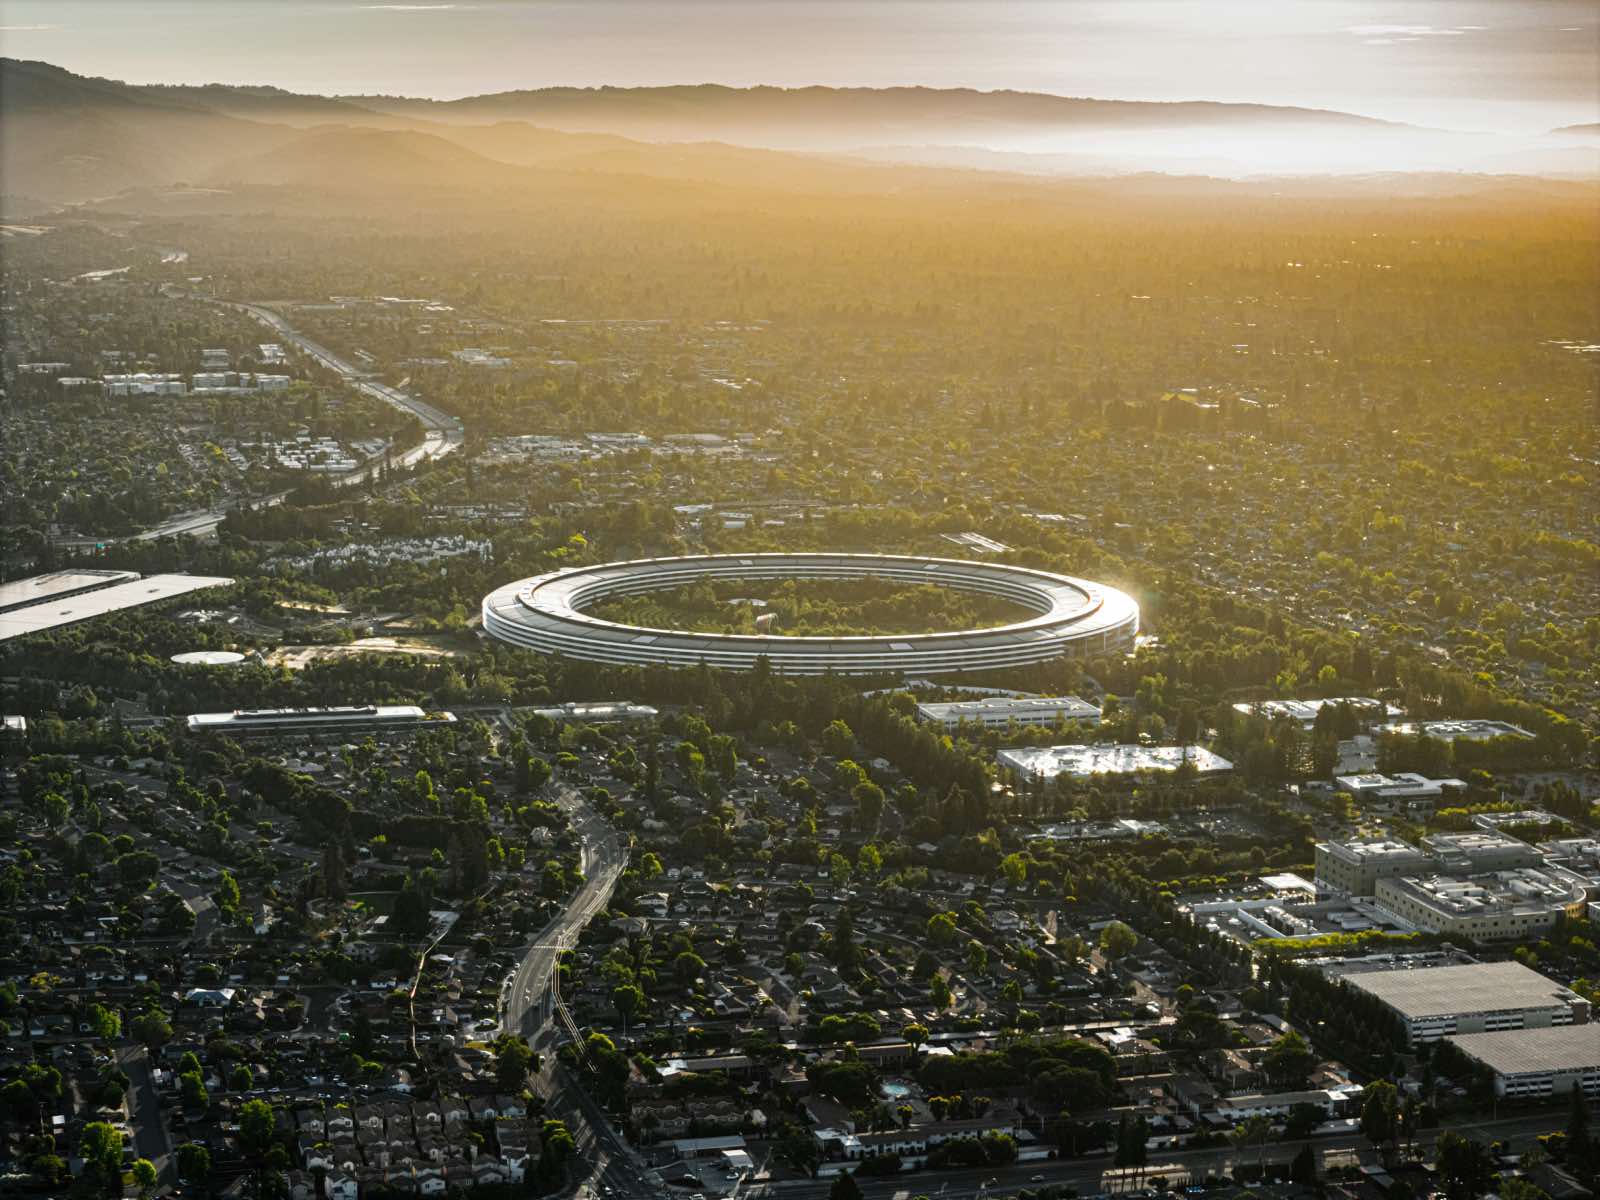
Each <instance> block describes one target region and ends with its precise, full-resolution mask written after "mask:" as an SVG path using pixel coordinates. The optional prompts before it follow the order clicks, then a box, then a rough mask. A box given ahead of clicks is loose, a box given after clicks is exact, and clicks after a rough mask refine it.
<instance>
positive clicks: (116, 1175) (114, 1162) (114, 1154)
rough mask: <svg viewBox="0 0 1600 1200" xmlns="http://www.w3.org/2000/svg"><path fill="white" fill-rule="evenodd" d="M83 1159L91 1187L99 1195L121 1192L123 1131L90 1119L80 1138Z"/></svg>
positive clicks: (84, 1172) (79, 1151)
mask: <svg viewBox="0 0 1600 1200" xmlns="http://www.w3.org/2000/svg"><path fill="white" fill-rule="evenodd" d="M78 1154H79V1156H80V1157H82V1159H83V1175H84V1179H85V1181H86V1183H87V1184H88V1186H89V1187H90V1188H91V1189H93V1191H94V1192H95V1193H97V1194H99V1195H103V1196H110V1195H117V1194H120V1193H121V1191H122V1133H121V1131H120V1130H118V1129H116V1128H115V1127H114V1126H112V1125H109V1124H107V1123H106V1122H104V1121H90V1122H89V1123H88V1124H87V1125H85V1126H84V1127H83V1134H82V1136H81V1137H80V1138H79V1140H78Z"/></svg>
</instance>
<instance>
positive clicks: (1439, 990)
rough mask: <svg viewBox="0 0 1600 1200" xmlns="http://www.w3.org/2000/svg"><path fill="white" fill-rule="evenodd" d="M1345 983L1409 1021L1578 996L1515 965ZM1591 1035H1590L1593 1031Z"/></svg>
mask: <svg viewBox="0 0 1600 1200" xmlns="http://www.w3.org/2000/svg"><path fill="white" fill-rule="evenodd" d="M1346 982H1348V983H1349V985H1350V986H1351V987H1353V988H1358V989H1360V990H1361V991H1363V992H1366V993H1367V994H1368V995H1370V996H1376V997H1377V998H1378V999H1379V1000H1382V1001H1383V1002H1384V1003H1385V1004H1387V1005H1389V1007H1391V1008H1393V1009H1394V1010H1395V1011H1397V1012H1399V1013H1400V1014H1401V1015H1402V1016H1406V1017H1411V1018H1418V1017H1442V1016H1449V1015H1451V1014H1454V1013H1469V1012H1503V1011H1506V1010H1508V1009H1517V1008H1553V1007H1555V1006H1556V1005H1559V1004H1567V1003H1569V1002H1570V1001H1572V1000H1576V999H1577V998H1578V997H1577V993H1576V992H1574V991H1572V990H1571V989H1569V988H1564V987H1562V986H1561V985H1560V984H1559V983H1557V982H1556V981H1555V980H1553V979H1548V978H1546V977H1545V976H1543V975H1541V974H1539V972H1537V971H1534V970H1530V969H1529V968H1528V967H1525V966H1523V965H1522V964H1521V963H1519V962H1497V963H1470V964H1468V965H1465V966H1458V967H1420V968H1417V969H1414V970H1399V971H1374V972H1372V973H1370V974H1365V975H1353V976H1350V977H1348V978H1347V980H1346ZM1589 1034H1590V1036H1593V1035H1594V1029H1593V1028H1592V1027H1590V1029H1589ZM1495 1036H1497V1037H1498V1036H1502V1035H1499V1034H1497V1035H1495Z"/></svg>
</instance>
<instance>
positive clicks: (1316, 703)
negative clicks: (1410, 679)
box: [1233, 696, 1401, 729]
mask: <svg viewBox="0 0 1600 1200" xmlns="http://www.w3.org/2000/svg"><path fill="white" fill-rule="evenodd" d="M1341 704H1348V705H1349V706H1350V707H1351V708H1353V709H1355V711H1356V713H1357V714H1358V715H1359V716H1361V717H1362V718H1364V719H1367V720H1370V719H1372V718H1374V717H1398V716H1400V715H1401V710H1400V709H1398V708H1395V707H1394V706H1393V705H1389V704H1385V703H1384V702H1383V701H1382V700H1374V699H1373V698H1372V697H1371V696H1330V697H1329V698H1328V699H1326V700H1247V701H1244V702H1243V703H1241V704H1235V705H1234V706H1233V707H1234V711H1235V712H1241V713H1244V714H1245V715H1246V716H1249V715H1250V714H1251V713H1260V714H1261V715H1262V716H1264V717H1267V718H1269V719H1270V718H1273V717H1289V718H1291V719H1292V720H1295V721H1298V722H1299V723H1300V724H1301V725H1304V726H1305V727H1306V728H1307V729H1309V728H1311V727H1312V726H1313V725H1315V724H1316V723H1317V713H1319V712H1320V711H1322V710H1323V709H1324V708H1337V707H1338V706H1339V705H1341Z"/></svg>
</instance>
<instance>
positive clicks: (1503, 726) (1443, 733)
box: [1378, 717, 1533, 742]
mask: <svg viewBox="0 0 1600 1200" xmlns="http://www.w3.org/2000/svg"><path fill="white" fill-rule="evenodd" d="M1378 732H1380V733H1403V734H1406V735H1407V736H1411V737H1414V736H1416V735H1417V734H1419V733H1420V734H1425V735H1427V736H1428V737H1431V738H1436V739H1438V740H1439V741H1441V742H1487V741H1490V740H1491V739H1493V738H1502V737H1518V738H1531V737H1533V734H1531V733H1529V732H1528V731H1527V730H1526V729H1524V728H1522V726H1520V725H1513V724H1511V723H1510V722H1509V721H1490V720H1485V719H1484V718H1481V717H1469V718H1466V719H1463V720H1459V721H1392V722H1390V723H1389V724H1387V725H1384V726H1381V727H1380V728H1379V730H1378Z"/></svg>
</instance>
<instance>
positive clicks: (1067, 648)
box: [483, 554, 1139, 676]
mask: <svg viewBox="0 0 1600 1200" xmlns="http://www.w3.org/2000/svg"><path fill="white" fill-rule="evenodd" d="M703 579H739V580H745V579H748V580H766V579H888V580H893V581H895V582H899V583H917V584H932V585H934V586H937V587H948V588H955V589H957V590H960V591H966V592H977V593H981V594H983V595H988V596H998V597H1002V598H1004V599H1007V600H1011V601H1013V602H1015V603H1017V604H1019V605H1022V606H1023V607H1025V608H1029V609H1031V610H1033V611H1034V612H1035V613H1036V614H1038V615H1036V616H1033V617H1030V618H1029V619H1027V620H1023V621H1017V622H1014V623H1012V624H1009V625H997V626H993V627H990V628H986V629H967V630H955V631H951V632H948V633H920V634H905V635H882V636H879V635H873V636H867V637H786V636H783V635H781V634H729V633H695V632H689V631H684V630H675V629H650V628H645V627H641V626H635V625H623V624H619V623H617V622H615V621H605V620H601V619H600V618H598V617H593V616H590V615H589V614H587V613H586V612H584V609H585V608H587V607H589V606H590V605H593V604H595V603H596V602H598V601H600V600H602V599H606V598H608V597H612V596H630V595H638V594H640V593H644V592H659V591H666V590H668V589H671V588H677V587H682V586H684V585H687V584H692V583H697V582H699V581H700V580H703ZM483 628H484V631H485V632H486V633H488V634H489V635H490V636H491V637H494V638H497V639H499V640H500V641H503V642H510V643H513V644H515V645H518V646H524V647H527V648H528V649H530V650H537V651H539V652H541V653H544V654H552V655H560V656H564V657H567V658H575V659H581V660H584V661H587V662H602V663H621V664H626V665H630V666H647V665H657V666H674V667H687V666H699V665H702V664H704V665H706V666H711V667H721V668H724V669H726V670H731V671H749V670H752V669H753V668H754V667H755V665H756V663H757V661H758V660H760V659H763V658H764V659H766V660H767V662H768V664H769V665H770V667H771V669H772V670H773V671H774V672H775V673H778V674H783V675H826V674H835V675H901V676H904V675H915V674H921V673H929V674H948V673H951V672H961V671H984V670H993V669H995V668H1001V667H1017V666H1026V665H1029V664H1032V663H1041V662H1048V661H1050V660H1052V659H1057V658H1063V657H1071V658H1093V657H1096V656H1099V655H1102V654H1107V653H1121V652H1123V651H1126V650H1131V649H1132V648H1133V641H1134V637H1135V635H1136V634H1137V633H1138V632H1139V605H1138V604H1137V603H1136V602H1135V601H1134V599H1133V597H1131V596H1129V595H1128V594H1127V593H1125V592H1121V591H1118V590H1117V589H1116V588H1112V587H1107V586H1106V585H1104V584H1100V583H1092V582H1090V581H1089V580H1087V579H1074V578H1072V577H1070V576H1067V575H1055V574H1051V573H1050V572H1048V571H1034V570H1030V569H1029V568H1027V567H1016V566H1010V565H1008V564H1004V563H978V562H964V561H961V560H959V559H949V558H913V557H907V556H902V555H892V554H702V555H693V556H689V557H682V558H646V559H635V560H633V561H630V562H614V563H606V564H603V565H601V566H594V567H574V568H571V569H569V570H565V571H555V572H552V573H551V574H548V575H537V576H534V577H533V578H531V579H520V580H518V581H517V582H515V583H508V584H506V585H505V586H504V587H502V588H500V589H498V590H496V591H494V592H491V593H490V594H489V595H488V596H486V597H485V598H484V601H483Z"/></svg>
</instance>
